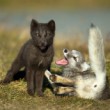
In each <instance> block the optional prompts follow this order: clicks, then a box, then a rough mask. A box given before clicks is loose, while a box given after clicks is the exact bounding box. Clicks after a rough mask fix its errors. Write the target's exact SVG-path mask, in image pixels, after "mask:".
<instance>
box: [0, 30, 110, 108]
mask: <svg viewBox="0 0 110 110" xmlns="http://www.w3.org/2000/svg"><path fill="white" fill-rule="evenodd" d="M79 41H80V40H79V39H72V40H70V39H69V40H66V41H64V42H62V43H61V42H58V41H57V39H55V51H56V55H55V59H58V58H59V57H61V56H62V49H63V48H64V47H66V48H69V49H73V48H75V49H78V50H81V51H82V52H83V53H84V54H85V55H86V56H88V55H87V44H86V43H85V42H82V43H79V44H76V42H79ZM24 42H25V39H24V40H21V39H20V38H19V36H18V33H14V32H10V34H9V33H8V32H5V33H4V32H3V33H0V79H2V78H3V77H4V76H5V74H6V72H7V70H8V69H9V67H10V65H11V63H12V61H13V59H14V58H15V56H16V54H17V52H18V50H19V49H20V47H21V45H22V44H23V43H24ZM80 42H81V41H80ZM107 48H108V49H109V43H108V44H107ZM108 49H107V51H108ZM106 53H109V52H106ZM108 59H110V57H108ZM52 71H53V72H57V73H58V72H60V71H61V69H60V68H59V67H57V66H56V65H55V64H54V62H53V65H52ZM107 74H108V76H109V80H110V62H107ZM44 94H45V96H44V97H43V98H40V97H38V96H37V95H35V97H30V96H29V95H28V94H27V92H26V82H24V81H23V80H20V81H15V82H12V83H11V84H9V85H6V86H2V85H0V110H44V109H45V110H86V109H88V110H109V109H110V100H105V101H100V100H99V101H97V100H96V101H93V100H85V99H80V98H76V97H58V96H57V97H56V96H54V95H53V94H52V93H51V91H50V90H49V89H46V91H45V92H44Z"/></svg>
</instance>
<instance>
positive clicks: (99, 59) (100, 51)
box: [88, 24, 106, 78]
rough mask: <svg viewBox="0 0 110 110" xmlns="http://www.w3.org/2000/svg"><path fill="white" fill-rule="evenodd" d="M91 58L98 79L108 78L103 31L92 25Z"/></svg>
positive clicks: (90, 32)
mask: <svg viewBox="0 0 110 110" xmlns="http://www.w3.org/2000/svg"><path fill="white" fill-rule="evenodd" d="M88 46H89V57H90V62H91V68H92V70H93V71H94V73H95V75H96V78H98V77H101V76H102V78H104V76H106V69H105V56H104V45H103V38H102V34H101V31H100V29H99V28H98V27H96V26H94V25H93V24H91V28H90V30H89V45H88Z"/></svg>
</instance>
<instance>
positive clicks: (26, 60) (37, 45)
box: [1, 19, 55, 96]
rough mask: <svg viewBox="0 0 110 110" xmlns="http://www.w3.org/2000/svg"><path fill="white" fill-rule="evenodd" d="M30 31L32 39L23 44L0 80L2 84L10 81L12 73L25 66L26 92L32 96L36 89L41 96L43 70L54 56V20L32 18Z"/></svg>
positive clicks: (48, 65) (12, 76)
mask: <svg viewBox="0 0 110 110" xmlns="http://www.w3.org/2000/svg"><path fill="white" fill-rule="evenodd" d="M30 33H31V37H32V39H30V40H29V41H27V42H26V43H25V44H24V45H23V47H22V48H21V50H20V51H19V53H18V55H17V57H16V59H15V60H14V62H13V63H12V66H11V68H10V70H9V71H8V72H7V74H6V77H5V78H4V80H2V81H1V82H2V83H3V84H8V83H10V82H11V81H12V80H13V78H14V75H15V74H16V73H18V72H19V70H20V69H21V68H22V67H25V70H26V80H27V92H28V94H29V95H32V96H33V95H34V94H35V90H37V94H38V96H43V93H42V83H43V77H44V72H45V70H46V69H48V68H49V67H50V65H51V62H52V60H53V56H54V49H53V40H54V35H55V22H54V20H50V21H49V22H48V23H38V22H37V21H36V20H34V19H32V21H31V26H30Z"/></svg>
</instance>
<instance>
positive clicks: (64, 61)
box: [55, 58, 68, 66]
mask: <svg viewBox="0 0 110 110" xmlns="http://www.w3.org/2000/svg"><path fill="white" fill-rule="evenodd" d="M55 63H56V64H57V65H61V66H65V65H67V64H68V60H67V58H63V59H61V60H57V61H56V62H55Z"/></svg>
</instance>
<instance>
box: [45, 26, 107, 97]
mask: <svg viewBox="0 0 110 110" xmlns="http://www.w3.org/2000/svg"><path fill="white" fill-rule="evenodd" d="M88 49H89V57H90V63H91V69H92V71H93V72H94V74H95V77H89V76H88V77H84V76H83V75H79V76H77V77H76V81H75V87H76V88H75V91H76V93H77V96H78V97H81V98H87V99H99V98H101V97H102V93H103V90H104V89H105V84H106V69H105V56H104V47H103V38H102V35H101V31H100V30H99V28H98V27H91V28H90V31H89V42H88ZM72 53H73V54H74V55H79V56H81V54H79V53H78V52H77V51H75V50H73V51H72ZM67 54H68V53H64V56H65V57H67ZM79 58H81V59H83V57H79ZM68 60H69V65H70V66H71V67H73V68H75V66H76V62H75V60H74V59H72V58H70V59H68ZM81 66H82V71H85V70H88V69H90V66H89V65H88V64H87V63H86V62H83V63H82V65H81ZM88 74H89V73H88ZM45 75H46V76H47V78H48V79H49V76H50V75H51V73H49V72H48V71H47V74H46V72H45ZM49 81H50V79H49ZM50 83H53V82H52V81H50Z"/></svg>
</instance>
